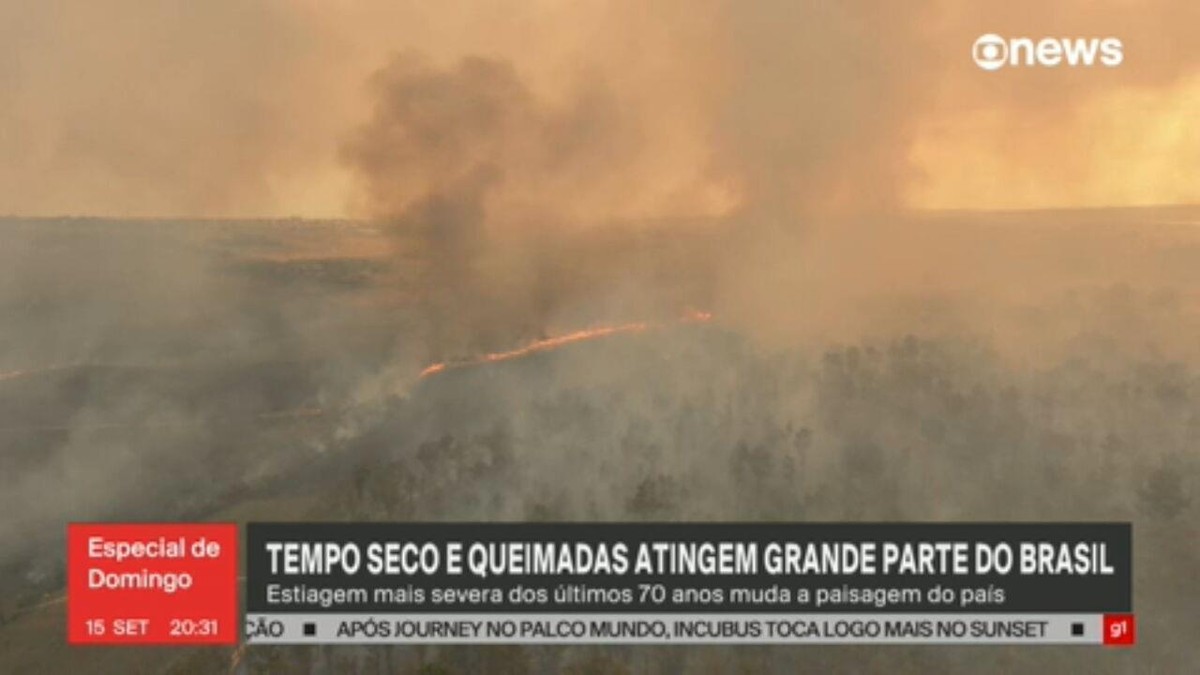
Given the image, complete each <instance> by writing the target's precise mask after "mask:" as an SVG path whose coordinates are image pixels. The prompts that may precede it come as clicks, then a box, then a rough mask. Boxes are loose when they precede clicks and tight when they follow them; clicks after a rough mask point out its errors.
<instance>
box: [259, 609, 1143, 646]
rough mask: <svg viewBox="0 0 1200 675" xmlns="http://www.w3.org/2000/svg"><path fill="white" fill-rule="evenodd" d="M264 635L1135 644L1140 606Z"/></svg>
mask: <svg viewBox="0 0 1200 675" xmlns="http://www.w3.org/2000/svg"><path fill="white" fill-rule="evenodd" d="M245 630H246V641H247V642H248V643H249V644H264V645H317V644H321V645H380V644H388V645H397V644H600V645H665V644H672V645H699V644H725V645H743V644H744V645H766V644H773V645H787V644H881V645H884V644H889V645H901V644H928V645H938V644H942V645H945V644H954V645H1016V644H1028V645H1128V644H1132V643H1133V640H1134V618H1133V616H1132V615H1119V616H1118V615H1097V614H782V615H781V614H729V615H722V616H712V615H695V614H629V615H613V614H593V615H579V614H495V615H464V614H426V615H412V614H249V615H247V616H246V627H245Z"/></svg>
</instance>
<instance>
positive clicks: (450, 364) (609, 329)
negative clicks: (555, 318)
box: [420, 311, 712, 378]
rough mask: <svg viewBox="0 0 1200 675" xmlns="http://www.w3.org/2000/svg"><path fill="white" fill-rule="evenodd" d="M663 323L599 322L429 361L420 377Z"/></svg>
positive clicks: (689, 316) (692, 315)
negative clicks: (465, 355) (486, 350)
mask: <svg viewBox="0 0 1200 675" xmlns="http://www.w3.org/2000/svg"><path fill="white" fill-rule="evenodd" d="M710 320H712V313H711V312H701V311H689V312H687V313H685V314H684V315H683V316H682V317H680V318H679V319H678V320H677V321H676V323H703V322H706V321H710ZM663 325H665V324H663V323H650V322H647V321H638V322H633V323H623V324H617V325H615V326H597V327H594V328H584V329H582V330H577V331H573V332H570V333H566V334H564V335H557V336H554V337H549V338H544V339H541V340H535V341H533V342H530V343H529V344H527V345H525V346H524V347H518V348H517V349H511V350H509V351H504V352H490V353H487V354H484V355H482V356H479V357H476V358H472V359H466V360H462V361H439V362H437V363H433V364H430V365H428V366H426V367H425V369H424V370H422V371H421V374H420V377H421V378H425V377H429V376H431V375H436V374H438V373H440V372H443V371H445V370H447V369H450V368H466V367H470V366H478V365H483V364H485V363H497V362H500V361H510V360H512V359H519V358H523V357H526V356H529V355H530V354H536V353H538V352H544V351H550V350H553V349H558V348H559V347H565V346H567V345H571V344H575V343H577V342H585V341H587V340H595V339H599V338H605V337H610V336H613V335H619V334H622V333H641V332H643V331H646V330H650V329H652V328H660V327H662V326H663Z"/></svg>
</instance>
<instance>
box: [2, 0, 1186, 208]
mask: <svg viewBox="0 0 1200 675" xmlns="http://www.w3.org/2000/svg"><path fill="white" fill-rule="evenodd" d="M1198 26H1200V3H1196V2H1193V1H1192V0H1152V1H1150V2H1136V1H1134V0H1108V1H1107V2H1090V1H1089V2H1085V1H1083V0H1068V1H1066V2H1045V1H1044V0H1010V1H1007V2H970V3H967V2H949V1H945V2H939V1H934V0H927V1H924V2H911V3H893V2H884V1H878V2H853V1H851V2H843V3H825V2H801V1H799V0H791V1H778V0H755V1H752V2H726V1H721V0H693V1H689V2H665V1H660V2H652V3H644V2H632V1H629V2H626V1H623V0H613V1H611V2H586V1H580V2H570V3H564V2H557V1H553V0H532V1H531V0H521V1H519V2H518V1H515V0H509V1H507V2H500V1H495V0H476V1H473V2H459V1H447V2H439V3H428V2H403V1H396V2H392V1H389V2H383V1H379V2H376V1H362V2H351V3H329V2H319V1H316V0H312V1H309V2H303V1H302V2H283V1H282V0H280V1H268V0H258V1H255V0H213V1H211V2H194V1H192V0H158V1H156V2H142V1H133V0H103V1H101V2H89V1H84V0H79V1H74V2H72V1H63V0H46V1H45V2H36V3H33V2H13V1H5V2H0V214H25V215H54V214H74V215H83V214H92V215H113V216H184V215H197V216H273V215H279V216H288V215H299V216H314V217H315V216H343V215H345V216H355V217H357V216H371V215H379V214H380V213H384V214H388V213H392V212H395V211H398V210H403V208H405V206H406V205H405V203H404V201H405V200H406V199H409V198H415V197H414V195H418V194H420V193H421V191H422V190H423V189H424V188H425V187H428V184H429V183H430V182H431V181H432V182H435V183H436V182H438V181H444V180H447V179H448V178H455V179H456V178H457V174H454V175H453V176H451V175H449V174H446V173H445V172H446V171H450V172H451V173H453V172H455V171H459V170H460V169H461V170H463V171H466V170H469V169H472V167H474V162H476V160H478V161H484V160H486V162H485V163H488V164H494V165H498V166H499V167H500V168H501V171H500V172H499V174H498V177H497V178H496V180H498V181H500V183H501V184H502V186H503V187H502V188H501V189H497V190H493V191H491V193H490V194H491V195H492V196H491V197H490V199H491V200H492V201H493V203H491V204H489V207H492V208H495V209H498V210H500V211H501V212H503V213H507V214H508V215H509V217H511V218H521V217H522V214H525V213H530V212H535V211H536V212H544V211H546V209H547V208H552V209H553V210H554V211H555V212H557V213H561V215H563V216H564V217H570V218H577V219H581V220H596V219H601V220H602V219H607V218H643V217H650V218H653V217H666V216H679V215H719V214H725V213H730V212H734V211H739V210H740V211H750V212H752V211H754V210H756V209H767V210H771V209H777V208H779V207H783V208H785V209H788V210H790V209H793V208H801V209H818V210H821V209H833V210H840V209H858V208H866V209H872V210H874V209H877V208H889V207H894V206H910V207H924V208H946V207H948V208H1023V207H1042V206H1100V205H1128V204H1151V203H1180V202H1200V181H1197V180H1195V177H1196V175H1197V169H1198V168H1200V131H1198V129H1200V126H1198V125H1197V124H1196V123H1195V120H1196V119H1197V118H1198V116H1200V70H1198V69H1197V65H1198V63H1200V46H1198V42H1200V41H1198V40H1197V38H1198V37H1200V28H1197V27H1198ZM986 32H995V33H999V34H1001V35H1004V36H1029V37H1033V38H1040V37H1044V36H1072V37H1073V36H1082V37H1107V36H1113V37H1118V38H1120V39H1121V40H1122V41H1123V43H1124V56H1125V60H1124V63H1122V64H1121V65H1120V66H1119V67H1117V68H1111V69H1110V68H1103V67H1093V68H1077V69H1069V68H1054V69H1050V68H1020V69H1007V70H1001V71H999V72H994V73H989V72H984V71H983V70H980V69H979V68H977V67H976V66H975V64H974V62H973V61H972V60H971V45H972V43H973V42H974V40H975V38H976V37H978V36H979V35H980V34H982V33H986ZM472 57H481V58H482V59H484V61H483V62H484V63H489V64H492V65H493V66H494V67H495V68H496V70H495V71H494V72H493V75H492V76H486V77H485V80H486V82H489V83H492V84H495V85H496V86H500V87H503V88H504V93H503V94H500V93H497V92H492V93H483V94H480V95H481V96H483V98H482V99H479V100H492V101H502V102H501V103H499V105H500V110H501V118H502V119H501V120H500V121H496V120H492V121H488V122H486V123H483V124H482V125H477V126H474V127H470V129H472V130H471V131H470V132H469V133H465V135H463V134H458V132H457V131H456V132H455V133H456V134H458V135H456V136H455V137H454V138H452V139H451V141H452V142H454V143H460V144H465V147H466V148H467V149H466V150H464V149H463V148H461V147H460V148H454V147H450V146H447V145H446V144H444V143H442V142H441V141H442V140H445V139H442V138H441V137H440V136H437V134H438V133H441V132H443V131H445V129H444V128H441V127H436V125H435V127H436V128H426V129H424V131H423V132H422V133H430V134H434V136H428V137H426V138H425V141H424V142H422V143H418V144H400V146H394V145H392V146H388V145H387V141H386V139H383V140H380V139H379V137H372V136H370V133H371V132H372V131H374V132H384V133H393V134H394V133H402V132H403V129H402V127H403V125H404V124H406V123H411V122H414V121H415V120H422V119H424V120H426V121H428V120H432V119H437V118H438V115H439V114H441V112H439V111H442V112H445V110H443V109H440V108H437V107H436V106H434V108H433V109H431V110H427V111H425V112H416V113H413V112H412V111H409V112H407V113H404V114H402V115H400V116H399V117H391V118H389V117H388V116H387V114H388V113H387V112H386V111H387V110H389V108H388V106H389V105H391V104H392V103H394V102H389V100H387V96H388V95H389V94H388V93H387V92H388V91H395V88H394V87H391V85H394V84H395V83H396V81H397V78H400V80H402V81H403V82H405V83H407V84H412V83H417V84H418V85H419V84H420V83H421V82H424V83H427V84H429V83H438V82H440V83H441V84H430V86H433V87H435V89H436V88H437V87H446V89H444V91H447V92H452V93H453V95H458V94H461V93H462V92H463V91H464V87H465V88H466V90H469V91H472V92H477V93H478V92H479V90H477V89H472V87H475V86H476V85H479V86H485V87H486V86H492V84H486V83H483V84H481V82H479V81H476V80H472V79H471V78H472V77H473V76H472V75H471V74H470V72H471V68H470V66H469V65H465V64H469V63H471V61H464V59H469V58H472ZM405 69H407V70H405ZM495 73H499V74H498V75H496V74H495ZM389 78H390V79H389ZM405 78H408V79H405ZM414 78H415V79H414ZM389 82H390V83H391V84H389ZM381 83H382V84H381ZM421 86H423V85H421ZM389 87H391V88H390V89H389ZM438 91H442V90H441V89H439V90H438ZM493 94H495V95H496V96H501V97H502V98H501V99H497V98H489V97H491V96H493ZM420 100H422V101H426V102H427V101H428V100H429V99H427V98H421V99H420ZM467 100H475V99H471V98H470V97H468V99H467ZM422 105H425V104H424V103H423V104H422ZM451 107H452V109H453V110H455V111H457V112H455V114H465V115H468V116H469V110H468V109H466V108H462V107H461V106H460V107H458V108H454V107H453V106H451ZM468 108H469V106H468ZM381 110H384V111H385V112H383V113H381V112H380V111H381ZM464 111H466V112H464ZM381 115H382V116H381ZM389 119H390V120H391V122H389V121H388V120H389ZM466 123H467V124H468V126H470V124H472V122H471V120H466ZM389 124H394V125H395V127H396V128H393V129H391V131H388V129H389V128H390V127H389V126H388V125H389ZM496 125H498V126H496ZM455 128H456V129H459V130H461V129H463V128H464V127H455ZM493 132H494V133H493ZM497 135H500V136H503V138H505V139H506V140H504V141H503V142H497V141H495V138H497V137H498V136H497ZM439 139H440V140H439ZM392 140H393V141H394V140H395V139H394V138H393V139H392ZM376 141H379V142H380V143H382V144H383V145H384V146H387V147H399V148H401V149H404V150H405V151H408V152H410V153H413V154H411V155H409V156H406V157H402V158H397V159H396V161H394V162H391V161H383V160H382V158H380V157H379V156H375V157H374V159H373V160H369V161H368V160H367V157H368V155H369V154H370V153H369V148H370V145H371V144H372V143H375V142H376ZM424 152H428V153H429V155H428V156H426V155H424V154H422V153H424ZM464 153H465V154H464ZM376 155H378V153H376ZM439 158H440V159H439ZM480 158H482V159H480ZM439 162H440V163H439ZM381 167H383V168H384V169H385V172H384V173H383V174H380V173H379V172H378V170H379V169H380V168H381ZM456 167H457V168H456ZM397 171H398V173H396V172H397ZM439 172H441V173H439ZM414 185H416V186H417V187H413V186H414ZM422 186H424V187H422ZM547 202H548V203H549V207H548V206H547Z"/></svg>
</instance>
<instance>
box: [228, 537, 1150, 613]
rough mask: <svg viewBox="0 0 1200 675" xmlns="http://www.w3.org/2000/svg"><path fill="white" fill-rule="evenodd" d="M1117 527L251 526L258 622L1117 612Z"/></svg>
mask: <svg viewBox="0 0 1200 675" xmlns="http://www.w3.org/2000/svg"><path fill="white" fill-rule="evenodd" d="M1131 536H1132V535H1131V526H1130V525H1129V524H1128V523H854V524H850V523H251V524H249V525H248V527H247V547H246V556H247V572H248V575H247V583H246V592H247V596H246V597H247V611H248V612H264V613H268V612H269V613H321V612H325V613H339V612H340V613H346V612H392V613H443V614H444V613H454V612H462V613H471V614H483V613H498V612H505V613H513V612H517V613H522V612H524V613H546V612H556V613H557V612H563V613H596V612H607V613H622V614H627V613H640V612H657V613H670V612H675V613H688V612H701V613H708V612H791V613H794V612H805V613H811V612H828V613H847V612H850V613H853V612H860V613H879V612H890V613H907V614H912V613H924V612H931V613H946V612H964V613H973V614H978V613H1008V614H1013V613H1054V612H1073V613H1093V612H1094V613H1101V612H1130V611H1132V587H1131V583H1132V582H1131V579H1132V570H1131V560H1132V555H1131V554H1132V550H1131V549H1132V546H1131Z"/></svg>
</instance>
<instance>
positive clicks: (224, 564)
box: [67, 523, 238, 645]
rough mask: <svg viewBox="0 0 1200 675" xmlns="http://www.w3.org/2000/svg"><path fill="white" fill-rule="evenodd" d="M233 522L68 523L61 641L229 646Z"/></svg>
mask: <svg viewBox="0 0 1200 675" xmlns="http://www.w3.org/2000/svg"><path fill="white" fill-rule="evenodd" d="M237 545H238V530H237V525H236V524H233V523H71V524H70V525H68V526H67V641H68V642H70V643H71V644H76V645H87V644H105V645H114V644H137V645H146V644H158V645H172V644H187V645H197V644H224V645H227V644H234V643H236V642H237V639H238V626H237V623H236V622H237V563H238V556H237Z"/></svg>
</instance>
